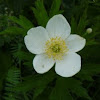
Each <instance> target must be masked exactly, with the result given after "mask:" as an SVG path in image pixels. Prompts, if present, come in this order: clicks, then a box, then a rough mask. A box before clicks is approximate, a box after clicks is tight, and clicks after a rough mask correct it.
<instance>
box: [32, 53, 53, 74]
mask: <svg viewBox="0 0 100 100" xmlns="http://www.w3.org/2000/svg"><path fill="white" fill-rule="evenodd" d="M54 63H55V62H54V60H53V59H50V58H48V57H47V56H46V55H45V54H40V55H36V56H35V58H34V60H33V66H34V69H35V71H36V72H37V73H40V74H43V73H45V72H47V71H49V70H50V69H51V68H52V67H53V65H54Z"/></svg>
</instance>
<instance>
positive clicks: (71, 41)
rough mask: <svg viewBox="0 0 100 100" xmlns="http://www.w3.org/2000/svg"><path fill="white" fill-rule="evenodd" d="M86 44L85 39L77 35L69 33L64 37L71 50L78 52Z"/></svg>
mask: <svg viewBox="0 0 100 100" xmlns="http://www.w3.org/2000/svg"><path fill="white" fill-rule="evenodd" d="M85 44H86V39H84V38H83V37H80V36H79V35H70V36H69V37H68V38H67V39H66V45H67V47H68V49H69V51H71V52H78V51H80V50H81V49H83V48H84V46H85Z"/></svg>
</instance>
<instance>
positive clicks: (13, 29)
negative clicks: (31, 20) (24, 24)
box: [0, 26, 27, 36]
mask: <svg viewBox="0 0 100 100" xmlns="http://www.w3.org/2000/svg"><path fill="white" fill-rule="evenodd" d="M26 32H27V31H25V30H24V29H22V28H19V27H16V26H11V27H8V28H7V29H5V30H4V31H2V32H0V34H12V35H19V34H21V35H23V36H24V35H26Z"/></svg>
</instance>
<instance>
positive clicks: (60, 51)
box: [45, 37, 68, 60]
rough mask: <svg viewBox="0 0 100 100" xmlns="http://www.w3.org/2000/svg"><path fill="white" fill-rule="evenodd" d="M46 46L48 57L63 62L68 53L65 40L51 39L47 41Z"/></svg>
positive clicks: (59, 38)
mask: <svg viewBox="0 0 100 100" xmlns="http://www.w3.org/2000/svg"><path fill="white" fill-rule="evenodd" d="M45 46H46V47H45V51H46V54H47V56H48V57H49V58H51V57H52V58H53V59H54V60H61V59H62V58H63V55H64V54H65V53H66V52H67V51H68V48H67V46H66V43H65V40H63V39H61V37H55V38H51V39H50V40H48V41H46V44H45Z"/></svg>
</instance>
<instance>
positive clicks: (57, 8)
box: [49, 0, 63, 17]
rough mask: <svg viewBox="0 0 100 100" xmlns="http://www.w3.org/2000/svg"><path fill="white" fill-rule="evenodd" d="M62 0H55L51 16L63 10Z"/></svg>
mask: <svg viewBox="0 0 100 100" xmlns="http://www.w3.org/2000/svg"><path fill="white" fill-rule="evenodd" d="M61 1H62V0H53V3H52V6H51V9H50V12H49V16H50V17H52V16H54V15H56V14H59V13H62V12H63V11H62V10H60V6H61Z"/></svg>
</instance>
